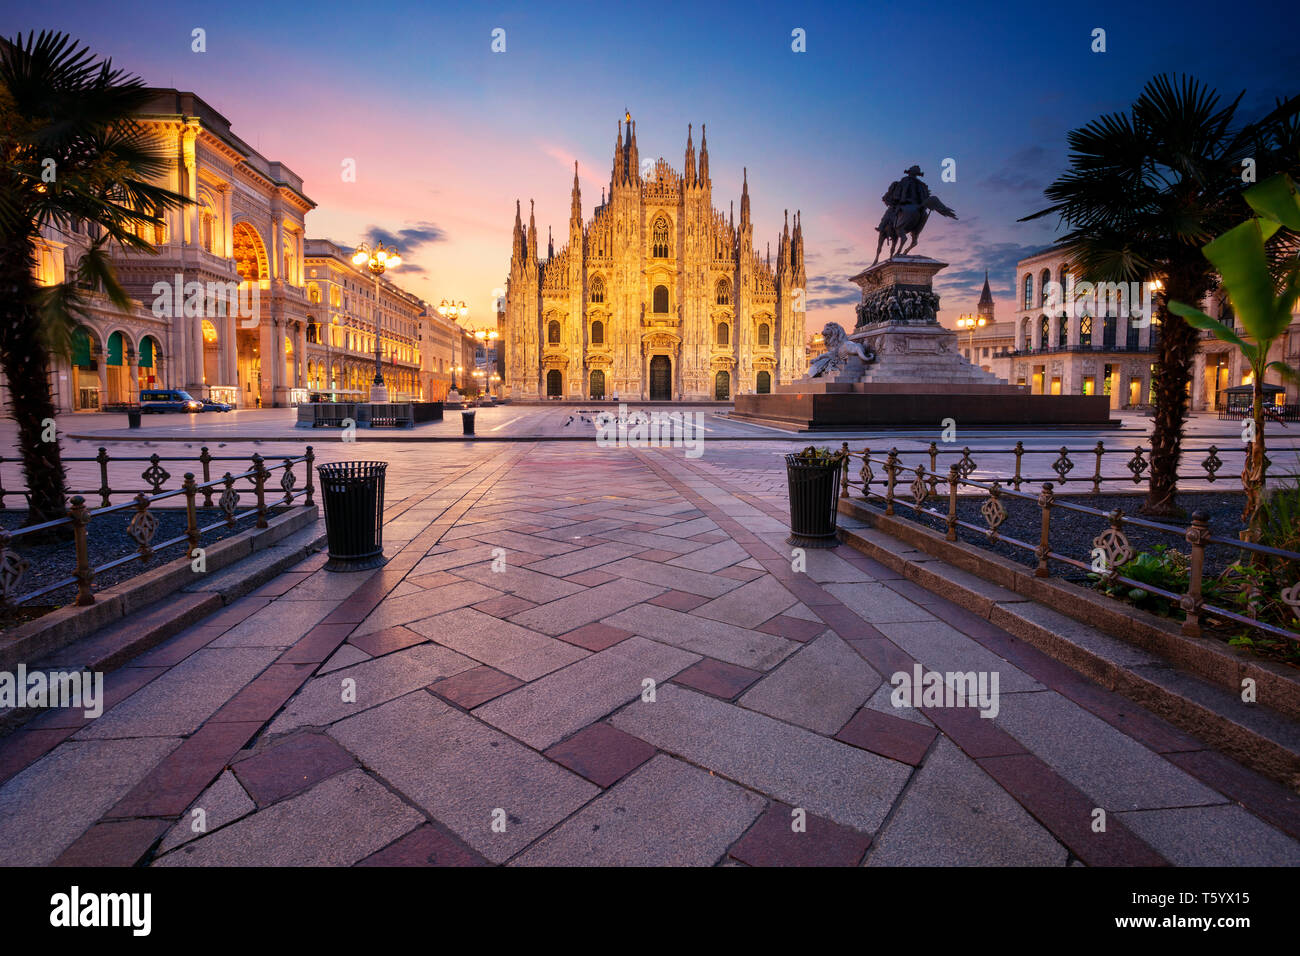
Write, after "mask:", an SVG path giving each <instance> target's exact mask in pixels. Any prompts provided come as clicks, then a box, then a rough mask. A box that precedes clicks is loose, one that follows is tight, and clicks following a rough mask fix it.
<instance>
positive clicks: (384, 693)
mask: <svg viewBox="0 0 1300 956" xmlns="http://www.w3.org/2000/svg"><path fill="white" fill-rule="evenodd" d="M474 666H475V662H474V661H472V660H470V659H469V658H468V657H465V656H464V655H461V654H457V653H456V652H455V651H452V650H448V649H447V648H445V647H440V646H438V645H436V644H419V645H417V646H415V647H410V648H407V649H406V650H404V651H398V652H397V653H395V654H387V655H385V656H383V657H377V658H375V659H374V660H369V661H363V662H362V663H360V664H354V665H353V666H351V667H347V668H344V669H342V670H337V671H334V672H333V673H331V674H327V675H323V676H321V677H317V678H314V679H313V680H310V681H308V682H307V685H306V686H305V687H303V689H302V690H301V691H299V692H298V694H297V696H295V697H294V698H293V699H292V700H290V701H289V703H288V704H287V705H285V708H284V710H283V711H282V712H281V713H280V715H279V716H278V717H276V718H275V720H274V721H273V722H272V723H271V726H270V728H269V730H270V733H272V734H281V733H288V732H289V731H291V730H296V729H297V728H299V727H323V726H325V725H326V724H331V723H333V722H334V721H336V720H341V719H343V718H344V717H349V716H351V715H353V714H356V713H358V712H359V711H363V710H366V709H368V708H371V707H375V706H377V705H379V704H382V703H384V702H385V701H389V700H392V699H394V698H396V697H401V696H402V695H404V694H409V693H410V692H411V691H414V690H418V689H419V688H422V687H424V686H425V685H427V684H431V683H433V682H434V681H435V680H437V679H438V678H440V677H448V676H450V675H452V674H459V673H460V672H461V671H467V670H469V669H470V668H471V667H474ZM345 679H348V680H352V681H355V682H356V702H355V703H353V702H350V701H344V700H343V699H342V698H343V681H344V680H345Z"/></svg>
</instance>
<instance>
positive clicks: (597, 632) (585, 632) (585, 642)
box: [559, 623, 632, 651]
mask: <svg viewBox="0 0 1300 956" xmlns="http://www.w3.org/2000/svg"><path fill="white" fill-rule="evenodd" d="M631 636H632V632H631V631H625V630H623V629H621V628H617V627H610V626H609V625H608V624H600V623H595V624H584V625H583V626H582V627H575V628H574V629H573V630H572V631H568V632H567V633H564V634H561V635H559V639H560V640H562V641H567V642H568V643H570V644H576V645H577V646H578V647H585V648H586V649H587V650H589V651H603V650H604V649H605V648H607V647H613V646H614V645H615V644H617V643H618V642H619V641H625V640H627V639H628V638H629V637H631Z"/></svg>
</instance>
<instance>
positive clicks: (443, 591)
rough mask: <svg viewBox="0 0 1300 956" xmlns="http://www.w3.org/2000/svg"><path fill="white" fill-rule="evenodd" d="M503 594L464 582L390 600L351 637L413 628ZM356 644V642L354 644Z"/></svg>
mask: <svg viewBox="0 0 1300 956" xmlns="http://www.w3.org/2000/svg"><path fill="white" fill-rule="evenodd" d="M501 593H502V592H500V591H497V590H495V589H493V588H485V587H483V585H481V584H475V583H474V582H473V581H462V582H461V583H459V584H448V585H446V586H445V587H440V588H433V589H431V590H428V591H421V592H420V593H419V594H408V595H407V596H406V597H400V598H391V599H388V600H385V601H384V602H383V603H381V604H380V605H379V606H378V607H376V608H375V609H374V611H372V612H371V613H370V615H369V616H368V617H367V618H366V619H365V620H364V621H362V622H361V624H360V625H359V626H358V627H357V629H356V630H355V631H354V632H353V634H352V637H353V638H356V637H358V636H360V635H362V634H370V633H373V632H374V631H382V630H383V629H384V628H387V627H392V626H393V625H395V624H411V623H413V622H415V621H422V620H424V619H425V618H427V617H433V616H434V615H435V614H441V613H443V612H444V611H451V610H453V609H455V608H458V607H465V606H466V605H469V604H477V603H478V602H480V601H486V600H488V599H489V598H494V597H500V596H501ZM353 643H356V642H355V641H353Z"/></svg>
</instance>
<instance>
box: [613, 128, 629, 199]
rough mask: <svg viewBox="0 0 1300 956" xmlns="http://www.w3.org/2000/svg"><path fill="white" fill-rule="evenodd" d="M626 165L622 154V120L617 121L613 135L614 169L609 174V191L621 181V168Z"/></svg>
mask: <svg viewBox="0 0 1300 956" xmlns="http://www.w3.org/2000/svg"><path fill="white" fill-rule="evenodd" d="M626 167H627V162H626V157H624V155H623V121H622V120H619V121H618V133H617V134H616V135H615V136H614V170H613V172H612V173H611V174H610V178H609V182H610V192H613V191H614V187H615V186H617V185H618V184H619V183H621V182H622V181H623V175H624V174H623V170H624V169H625V168H626Z"/></svg>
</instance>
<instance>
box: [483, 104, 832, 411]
mask: <svg viewBox="0 0 1300 956" xmlns="http://www.w3.org/2000/svg"><path fill="white" fill-rule="evenodd" d="M805 281H806V279H805V273H804V240H803V228H802V225H801V223H800V218H799V214H798V213H796V214H795V218H794V228H793V231H791V227H790V222H789V216H788V214H787V217H786V223H785V227H784V229H783V230H782V232H781V234H780V236H779V237H778V239H777V251H776V261H775V262H773V261H772V255H771V247H770V246H769V247H768V249H767V254H766V256H765V257H764V256H762V255H760V254H759V252H758V251H757V250H756V249H755V247H754V227H753V223H752V221H751V220H750V214H749V181H748V175H746V177H745V184H744V186H743V188H742V191H741V194H740V221H739V222H738V223H737V222H736V221H735V210H734V205H733V207H732V210H731V213H730V215H726V216H724V214H723V213H721V212H719V211H718V210H716V209H714V207H713V184H712V181H711V180H710V179H709V146H708V140H707V138H706V135H705V130H704V128H703V127H701V128H700V156H699V165H698V167H697V166H696V161H695V144H694V142H693V140H692V131H691V130H690V129H689V128H688V130H687V134H686V157H685V164H684V171H683V172H682V173H680V174H679V173H678V172H677V171H676V170H674V169H673V168H672V167H671V166H670V165H669V164H668V163H667V162H666V161H665V160H663V159H659V160H658V161H656V162H655V163H653V164H651V163H650V162H649V160H646V161H645V163H644V164H643V163H642V161H641V158H640V154H639V152H638V148H637V140H636V123H635V122H634V121H633V120H632V116H631V114H630V113H629V114H628V115H627V116H626V117H625V121H620V122H619V128H618V135H617V137H616V139H615V141H614V162H613V169H612V171H611V173H610V183H609V192H608V195H605V194H604V193H603V191H602V196H601V201H600V205H598V206H596V208H595V211H594V213H593V215H592V217H591V219H589V220H586V221H585V222H584V219H583V212H582V195H581V193H580V191H579V188H578V168H577V164H576V163H575V164H574V170H573V193H572V202H571V207H570V214H569V236H568V242H567V243H566V244H565V245H564V246H562V247H561V248H560V249H559V250H556V248H555V244H554V241H553V240H552V239H551V238H550V236H549V235H548V237H547V241H546V255H545V258H540V257H539V252H538V233H537V225H536V222H535V220H534V216H533V212H532V209H531V203H530V210H529V214H528V226H527V228H525V227H524V224H523V222H522V220H521V209H520V206H519V203H518V201H516V203H515V227H514V241H513V246H512V248H511V252H510V277H509V279H508V280H507V286H506V297H505V311H504V313H503V314H502V315H499V316H498V323H499V325H500V334H501V340H500V341H501V343H502V349H503V352H504V361H503V363H502V364H503V365H504V369H503V372H502V376H503V379H504V382H505V386H506V395H507V396H508V397H510V398H512V399H515V400H517V401H529V400H535V401H542V400H546V399H570V400H584V399H597V400H599V399H605V400H618V401H664V402H671V401H729V400H731V399H732V398H733V397H734V396H735V395H736V394H740V393H746V392H769V391H771V390H772V386H773V385H774V384H778V383H787V382H790V381H793V380H794V379H796V378H798V377H800V376H801V375H803V374H804V372H805V370H806V368H807V355H806V352H805V343H804V338H805V336H804V319H805V307H804V283H805Z"/></svg>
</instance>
